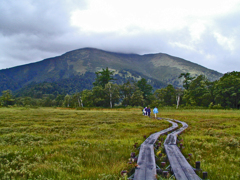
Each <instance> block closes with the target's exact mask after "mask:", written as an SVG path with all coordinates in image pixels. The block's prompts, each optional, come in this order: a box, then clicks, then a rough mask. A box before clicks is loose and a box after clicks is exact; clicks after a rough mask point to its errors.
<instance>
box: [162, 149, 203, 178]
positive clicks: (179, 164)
mask: <svg viewBox="0 0 240 180" xmlns="http://www.w3.org/2000/svg"><path fill="white" fill-rule="evenodd" d="M164 147H165V150H166V153H167V156H168V160H169V162H170V165H171V169H172V171H173V173H174V176H175V177H176V179H177V180H201V178H200V177H199V176H198V175H197V174H196V173H195V172H194V170H193V168H192V167H191V166H190V164H189V163H188V161H187V160H186V159H185V157H184V156H183V155H182V153H181V151H180V150H179V148H178V147H177V146H176V145H165V146H164Z"/></svg>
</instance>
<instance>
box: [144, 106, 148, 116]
mask: <svg viewBox="0 0 240 180" xmlns="http://www.w3.org/2000/svg"><path fill="white" fill-rule="evenodd" d="M144 112H145V113H144V116H147V107H145V108H144Z"/></svg>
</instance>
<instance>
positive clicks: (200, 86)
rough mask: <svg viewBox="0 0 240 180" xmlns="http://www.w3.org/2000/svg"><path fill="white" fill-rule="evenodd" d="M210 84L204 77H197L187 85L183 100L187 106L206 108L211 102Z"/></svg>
mask: <svg viewBox="0 0 240 180" xmlns="http://www.w3.org/2000/svg"><path fill="white" fill-rule="evenodd" d="M210 85H211V83H210V82H209V80H208V79H207V78H206V77H205V76H204V75H199V76H198V77H196V78H195V79H194V80H192V81H191V83H190V84H189V88H188V90H186V91H185V94H184V99H185V101H186V103H187V104H189V105H193V106H205V107H207V106H208V105H209V104H210V103H211V102H212V101H213V98H212V94H211V93H212V90H211V86H210Z"/></svg>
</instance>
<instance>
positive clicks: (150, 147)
mask: <svg viewBox="0 0 240 180" xmlns="http://www.w3.org/2000/svg"><path fill="white" fill-rule="evenodd" d="M169 122H170V123H171V124H172V126H171V127H170V128H168V129H164V130H162V131H160V132H157V133H154V134H151V135H150V136H149V137H148V138H147V139H146V140H145V141H144V142H143V143H142V144H141V147H140V152H139V155H138V161H137V164H138V167H137V168H136V169H135V174H134V180H156V174H157V171H156V162H155V154H154V144H155V142H156V141H157V139H158V137H159V136H160V135H163V134H166V133H167V132H170V131H173V130H175V129H176V128H177V127H178V125H177V123H174V122H172V121H169Z"/></svg>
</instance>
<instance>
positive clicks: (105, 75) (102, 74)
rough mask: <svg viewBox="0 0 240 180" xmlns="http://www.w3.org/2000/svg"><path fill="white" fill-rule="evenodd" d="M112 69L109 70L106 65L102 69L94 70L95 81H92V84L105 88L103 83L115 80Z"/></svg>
mask: <svg viewBox="0 0 240 180" xmlns="http://www.w3.org/2000/svg"><path fill="white" fill-rule="evenodd" d="M113 73H114V71H109V70H108V67H107V68H106V69H102V71H98V72H95V74H96V76H97V77H96V79H95V82H93V85H94V86H102V88H105V84H107V83H108V82H110V81H112V80H115V79H114V78H113Z"/></svg>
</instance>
